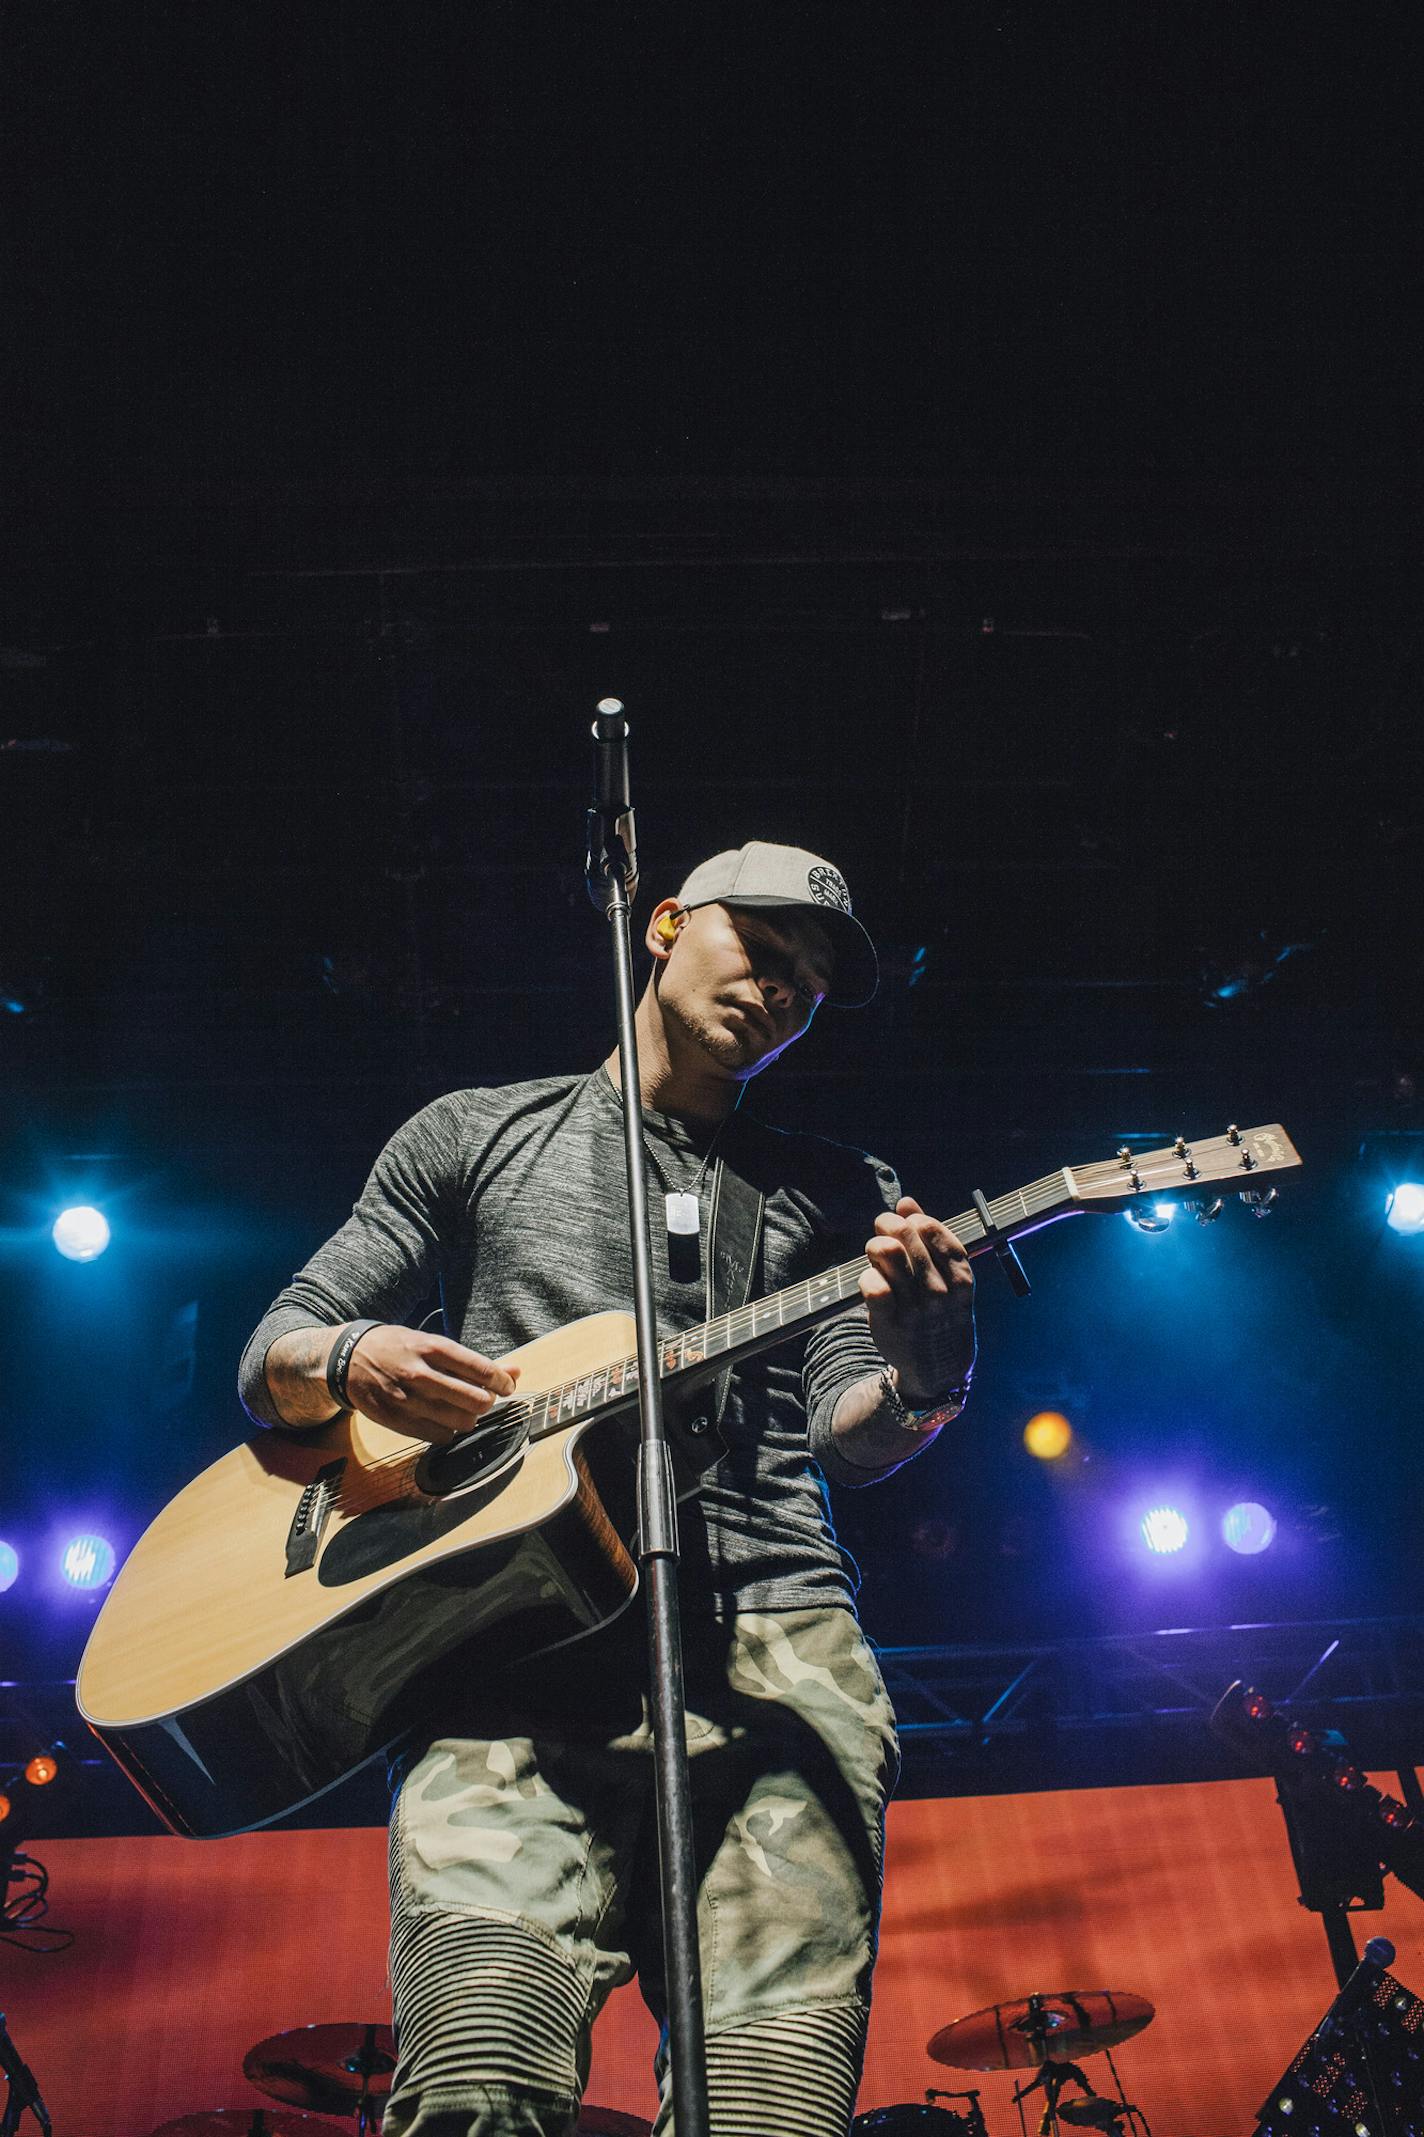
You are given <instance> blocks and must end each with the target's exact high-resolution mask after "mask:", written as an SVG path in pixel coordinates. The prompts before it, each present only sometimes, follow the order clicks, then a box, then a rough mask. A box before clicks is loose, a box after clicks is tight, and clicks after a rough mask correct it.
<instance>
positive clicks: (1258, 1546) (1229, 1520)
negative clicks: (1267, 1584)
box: [1221, 1499, 1276, 1558]
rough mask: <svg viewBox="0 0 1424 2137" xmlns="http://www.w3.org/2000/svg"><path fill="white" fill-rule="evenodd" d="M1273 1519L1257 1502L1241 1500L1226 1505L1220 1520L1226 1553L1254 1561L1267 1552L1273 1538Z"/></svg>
mask: <svg viewBox="0 0 1424 2137" xmlns="http://www.w3.org/2000/svg"><path fill="white" fill-rule="evenodd" d="M1275 1533H1276V1517H1275V1515H1274V1514H1273V1513H1271V1511H1270V1510H1269V1508H1268V1507H1264V1506H1262V1505H1261V1503H1260V1501H1259V1500H1258V1499H1241V1500H1238V1502H1237V1503H1236V1505H1235V1506H1228V1508H1227V1509H1226V1512H1225V1513H1224V1514H1223V1515H1222V1517H1221V1540H1222V1542H1223V1543H1224V1544H1225V1545H1226V1548H1227V1549H1228V1551H1239V1552H1240V1554H1241V1556H1242V1557H1243V1558H1254V1557H1255V1556H1256V1554H1257V1552H1258V1551H1264V1550H1267V1549H1268V1548H1269V1546H1270V1544H1271V1543H1272V1541H1273V1540H1274V1538H1275Z"/></svg>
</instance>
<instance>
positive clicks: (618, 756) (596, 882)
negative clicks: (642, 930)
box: [585, 697, 638, 906]
mask: <svg viewBox="0 0 1424 2137" xmlns="http://www.w3.org/2000/svg"><path fill="white" fill-rule="evenodd" d="M590 732H591V733H592V735H593V778H594V804H593V807H592V808H591V809H590V810H589V812H588V859H587V862H586V864H585V865H586V868H587V873H588V887H589V895H590V896H591V897H592V899H593V901H594V903H595V905H600V906H601V905H602V904H603V903H604V885H605V883H606V879H607V878H608V877H609V876H610V875H612V874H613V873H615V871H616V872H617V873H619V874H621V875H622V877H623V881H624V883H625V885H626V886H627V891H628V903H629V904H630V905H631V904H632V902H633V900H634V898H635V897H636V896H637V894H638V847H637V838H636V834H635V831H634V826H633V804H632V802H631V801H630V800H629V790H628V734H629V728H628V721H627V719H626V717H625V715H624V712H623V706H622V702H621V701H620V700H619V699H618V698H616V697H605V698H600V699H599V701H598V707H597V712H596V715H595V718H594V722H593V726H592V729H591V730H590Z"/></svg>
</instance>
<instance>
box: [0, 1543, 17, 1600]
mask: <svg viewBox="0 0 1424 2137" xmlns="http://www.w3.org/2000/svg"><path fill="white" fill-rule="evenodd" d="M19 1577H20V1554H19V1552H18V1551H17V1550H16V1549H15V1546H14V1545H13V1544H12V1543H0V1595H3V1594H4V1593H5V1590H6V1589H7V1588H13V1587H14V1585H15V1583H16V1581H17V1580H18V1579H19Z"/></svg>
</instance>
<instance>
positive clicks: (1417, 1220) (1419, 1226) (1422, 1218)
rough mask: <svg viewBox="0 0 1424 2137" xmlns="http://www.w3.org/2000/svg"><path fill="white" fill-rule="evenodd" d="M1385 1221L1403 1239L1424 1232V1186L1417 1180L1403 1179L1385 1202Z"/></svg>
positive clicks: (1411, 1237)
mask: <svg viewBox="0 0 1424 2137" xmlns="http://www.w3.org/2000/svg"><path fill="white" fill-rule="evenodd" d="M1384 1207H1385V1218H1384V1221H1385V1223H1386V1224H1387V1225H1388V1226H1389V1228H1390V1230H1391V1231H1392V1232H1398V1233H1399V1235H1400V1237H1401V1238H1402V1239H1413V1238H1415V1237H1416V1236H1417V1234H1418V1233H1420V1232H1424V1186H1421V1185H1420V1183H1419V1182H1418V1181H1417V1180H1401V1181H1400V1182H1399V1185H1398V1186H1397V1187H1395V1188H1393V1189H1392V1190H1391V1193H1390V1197H1389V1200H1388V1202H1386V1204H1385V1206H1384Z"/></svg>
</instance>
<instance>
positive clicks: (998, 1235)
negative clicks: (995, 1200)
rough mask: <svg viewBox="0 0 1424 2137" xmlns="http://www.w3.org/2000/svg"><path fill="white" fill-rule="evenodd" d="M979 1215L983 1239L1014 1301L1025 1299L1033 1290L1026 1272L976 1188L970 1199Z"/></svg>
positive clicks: (1009, 1240) (1010, 1240) (1011, 1243)
mask: <svg viewBox="0 0 1424 2137" xmlns="http://www.w3.org/2000/svg"><path fill="white" fill-rule="evenodd" d="M970 1199H971V1201H972V1202H973V1204H974V1207H975V1209H976V1210H977V1211H978V1213H979V1222H980V1223H981V1224H982V1225H983V1227H984V1238H985V1240H986V1242H987V1244H988V1245H989V1246H991V1247H992V1248H993V1250H994V1259H995V1261H997V1263H998V1264H999V1267H1000V1268H1001V1269H1002V1270H1003V1272H1004V1274H1005V1276H1006V1277H1007V1278H1008V1280H1009V1289H1010V1290H1011V1291H1012V1292H1013V1294H1014V1297H1015V1298H1016V1299H1026V1298H1027V1297H1028V1295H1029V1293H1030V1291H1032V1289H1033V1285H1032V1284H1031V1283H1030V1282H1029V1280H1028V1271H1027V1270H1026V1269H1025V1267H1024V1265H1023V1263H1022V1262H1021V1261H1020V1260H1019V1257H1018V1254H1017V1252H1016V1251H1015V1248H1014V1243H1013V1241H1012V1239H1009V1238H1007V1237H1006V1236H1005V1234H1004V1233H1002V1232H1001V1231H1000V1230H999V1227H998V1226H997V1225H996V1224H995V1222H994V1220H993V1218H992V1217H991V1216H990V1214H989V1205H988V1203H987V1202H986V1201H985V1200H984V1197H983V1196H982V1195H981V1194H980V1192H979V1190H978V1188H977V1187H976V1188H975V1190H974V1193H973V1195H972V1196H971V1197H970Z"/></svg>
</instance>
